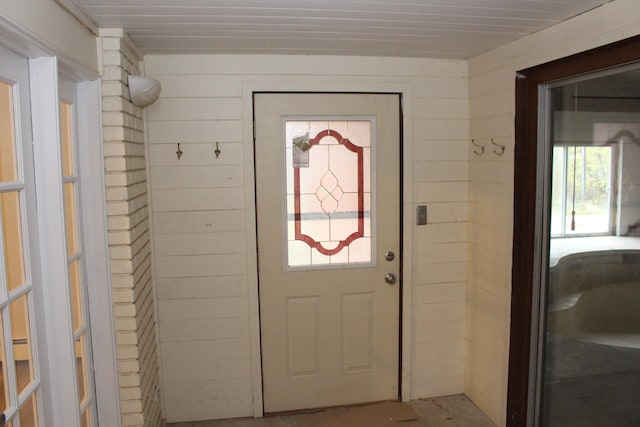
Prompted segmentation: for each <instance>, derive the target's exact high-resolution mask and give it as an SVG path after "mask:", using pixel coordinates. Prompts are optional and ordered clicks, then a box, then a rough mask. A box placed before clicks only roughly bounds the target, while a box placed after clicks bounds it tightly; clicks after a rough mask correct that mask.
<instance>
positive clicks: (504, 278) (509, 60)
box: [465, 0, 640, 425]
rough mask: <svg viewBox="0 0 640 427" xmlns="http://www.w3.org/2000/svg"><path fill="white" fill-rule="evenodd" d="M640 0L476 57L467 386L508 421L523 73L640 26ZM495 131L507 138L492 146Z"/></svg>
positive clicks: (623, 1) (620, 1) (618, 1)
mask: <svg viewBox="0 0 640 427" xmlns="http://www.w3.org/2000/svg"><path fill="white" fill-rule="evenodd" d="M639 28H640V7H639V5H638V1H637V0H615V1H613V2H611V3H608V4H606V5H604V6H602V7H600V8H598V9H595V10H593V11H590V12H588V13H584V14H582V15H580V16H577V17H575V18H573V19H570V20H567V21H565V22H563V23H561V24H558V25H556V26H554V27H551V28H549V29H547V30H544V31H540V32H538V33H536V34H534V35H531V36H528V37H525V38H523V39H521V40H518V41H517V42H514V43H511V44H508V45H506V46H503V47H501V48H498V49H495V50H492V51H490V52H487V53H486V54H483V55H480V56H478V57H476V58H473V59H472V60H471V61H470V89H469V92H470V111H471V125H470V136H471V138H474V139H476V142H479V143H481V144H482V145H485V146H486V147H487V149H486V152H485V155H483V156H476V155H474V154H470V157H469V160H470V162H469V181H470V182H469V199H470V200H469V209H470V233H469V266H468V268H469V289H468V300H469V303H468V311H467V337H468V348H467V362H466V363H467V369H466V381H465V391H466V393H467V395H468V396H469V397H470V398H471V399H473V401H474V402H475V403H476V404H477V405H478V406H479V407H480V408H481V409H482V410H483V411H485V412H486V413H487V414H488V415H489V416H490V417H491V418H492V419H493V420H494V421H495V422H496V423H497V424H498V425H504V424H505V415H506V392H507V369H508V366H507V365H508V352H509V322H510V321H509V318H510V306H509V299H510V293H511V285H512V284H511V262H512V260H511V250H512V235H513V233H514V232H517V230H513V220H512V218H513V208H512V206H513V145H514V132H515V130H514V113H515V73H516V71H518V70H521V69H524V68H527V67H530V66H534V65H538V64H541V63H544V62H548V61H551V60H554V59H558V58H561V57H565V56H568V55H572V54H575V53H578V52H581V51H584V50H587V49H590V48H594V47H597V46H601V45H604V44H607V43H612V42H614V41H618V40H621V39H623V38H627V37H631V36H634V35H638V34H640V30H639ZM490 138H495V139H496V142H498V143H500V144H503V145H506V147H507V151H506V153H505V154H504V156H496V155H495V154H494V153H493V152H492V148H493V147H491V145H490Z"/></svg>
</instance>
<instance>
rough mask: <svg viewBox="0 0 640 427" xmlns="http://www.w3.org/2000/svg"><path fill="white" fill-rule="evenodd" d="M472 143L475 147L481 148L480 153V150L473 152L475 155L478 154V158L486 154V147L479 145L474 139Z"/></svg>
mask: <svg viewBox="0 0 640 427" xmlns="http://www.w3.org/2000/svg"><path fill="white" fill-rule="evenodd" d="M471 143H472V144H473V145H475V146H476V147H480V151H478V150H473V152H474V153H476V154H477V155H478V156H481V155H483V154H484V145H480V144H478V143H477V142H476V140H475V139H472V140H471Z"/></svg>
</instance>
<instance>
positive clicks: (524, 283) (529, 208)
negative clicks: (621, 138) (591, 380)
mask: <svg viewBox="0 0 640 427" xmlns="http://www.w3.org/2000/svg"><path fill="white" fill-rule="evenodd" d="M636 61H640V36H636V37H632V38H629V39H625V40H622V41H619V42H616V43H613V44H610V45H606V46H602V47H599V48H596V49H592V50H588V51H585V52H582V53H578V54H575V55H572V56H569V57H566V58H563V59H559V60H556V61H552V62H549V63H545V64H542V65H538V66H535V67H532V68H528V69H525V70H522V71H519V72H518V73H517V77H516V118H515V160H514V161H515V169H514V204H513V212H514V218H513V230H517V232H515V233H514V237H513V252H512V256H513V266H512V277H511V283H512V288H511V331H510V341H509V376H508V384H507V426H509V427H524V426H528V425H530V424H528V423H530V422H531V416H532V412H533V405H534V402H533V401H532V398H531V397H532V395H533V390H534V385H535V383H534V381H533V377H532V376H533V375H535V369H533V366H535V358H534V357H533V356H532V354H533V351H535V342H536V341H537V331H536V330H535V328H534V326H533V322H532V320H533V316H534V313H535V312H537V308H536V307H534V305H536V304H537V302H536V301H537V298H536V297H537V294H536V292H537V291H536V286H537V283H538V282H537V281H538V280H539V278H538V276H539V271H540V270H539V268H536V262H539V257H538V255H539V253H536V250H535V248H536V247H540V246H539V245H540V244H541V243H542V242H541V241H540V240H539V237H537V236H536V234H537V224H538V222H539V220H540V215H541V214H542V213H541V212H538V210H539V205H538V200H537V195H538V191H539V188H538V173H539V172H538V164H537V158H538V150H539V144H538V143H539V140H540V138H539V135H538V123H539V107H538V101H539V90H540V85H543V84H546V83H550V82H552V81H555V80H560V79H566V78H570V77H572V76H578V75H581V74H586V73H590V72H595V71H598V70H604V69H607V68H612V67H617V66H621V65H625V64H629V63H632V62H636ZM537 239H538V240H537ZM539 250H540V249H538V251H539ZM537 259H538V261H536V260H537Z"/></svg>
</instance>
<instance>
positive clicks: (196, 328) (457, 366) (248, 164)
mask: <svg viewBox="0 0 640 427" xmlns="http://www.w3.org/2000/svg"><path fill="white" fill-rule="evenodd" d="M145 69H146V73H147V75H149V76H151V77H153V78H157V79H158V80H160V81H161V82H162V83H163V85H165V84H166V85H167V87H168V92H164V89H163V92H162V93H161V96H160V100H159V101H158V102H159V104H158V105H157V106H152V107H150V108H149V109H148V110H147V114H148V119H149V120H148V127H149V153H150V156H149V163H150V170H151V188H152V206H153V233H154V235H153V237H154V248H155V255H154V256H155V258H154V265H155V277H156V287H157V295H158V299H159V302H158V304H159V334H160V339H161V356H162V362H163V365H162V369H163V374H164V377H165V378H164V384H163V388H164V389H165V392H164V396H165V407H166V408H165V409H166V411H165V412H166V414H167V416H168V419H169V421H180V420H187V418H186V417H187V415H186V414H184V413H181V412H180V411H181V410H182V409H184V408H186V407H187V406H188V407H193V408H197V410H196V411H195V412H194V413H197V414H200V415H198V416H201V417H205V419H206V418H224V417H228V416H251V415H253V413H254V412H253V411H254V407H253V402H252V399H244V398H243V399H240V400H239V401H240V402H242V404H239V403H237V402H235V403H234V404H233V408H232V409H229V410H228V409H227V407H226V406H225V405H220V402H226V401H230V400H233V391H232V390H231V389H230V391H229V392H226V391H225V389H224V388H220V382H219V381H218V379H216V380H213V379H211V378H213V377H215V376H216V375H218V368H217V367H216V366H217V363H218V362H219V361H224V360H227V359H228V358H229V357H230V355H234V356H235V357H236V358H239V359H247V360H248V358H249V357H250V355H251V353H250V351H249V350H248V349H247V348H246V345H248V343H249V319H250V316H252V313H251V312H250V311H249V306H250V304H249V302H250V300H249V297H248V295H249V293H250V289H251V288H250V286H254V287H255V286H256V285H255V282H252V281H251V280H249V278H250V277H251V272H250V271H248V270H247V266H248V265H249V264H250V260H251V258H252V256H255V248H253V247H250V246H248V245H247V244H245V243H244V242H246V241H247V238H246V236H247V233H249V235H250V233H251V232H252V231H251V230H250V229H249V230H248V229H247V225H246V223H245V213H246V211H245V209H250V208H251V207H250V206H246V204H245V200H247V199H249V200H251V199H253V197H254V196H253V194H245V193H246V192H247V191H249V190H248V189H249V188H252V186H251V185H250V184H251V183H249V182H245V180H244V179H242V177H241V176H239V174H241V173H243V172H242V171H246V169H247V168H249V169H252V168H253V164H252V160H251V159H246V158H245V156H244V155H243V149H244V147H243V144H241V143H240V142H241V141H247V135H244V129H246V128H247V123H245V122H244V120H245V119H244V117H245V111H246V108H247V105H244V104H242V101H243V97H242V94H243V89H242V88H243V86H245V85H249V84H253V82H255V81H256V80H259V81H264V82H269V81H273V82H274V84H276V85H277V87H283V88H286V87H287V84H288V82H292V84H293V85H295V87H296V88H299V87H301V86H304V87H307V88H309V89H308V90H322V88H323V86H322V85H323V84H324V85H326V84H333V85H336V84H340V85H342V86H341V87H344V90H349V89H350V88H351V89H352V90H353V88H354V87H356V85H361V84H362V82H366V83H367V84H368V87H372V88H376V87H379V88H380V90H381V91H386V90H387V89H386V88H387V87H389V84H395V85H396V86H398V85H406V86H407V87H410V88H411V90H410V91H409V92H408V93H409V95H411V96H410V97H407V98H409V99H411V100H412V104H411V105H405V108H404V109H405V111H410V112H411V117H413V118H414V120H413V122H412V124H411V127H412V129H409V132H408V134H411V132H410V131H411V130H413V134H414V135H415V138H414V139H410V140H407V141H405V142H406V143H408V144H409V146H410V147H409V149H408V152H413V153H414V155H413V156H408V157H407V159H408V160H409V161H411V160H412V159H413V164H410V165H408V167H407V169H408V170H410V169H411V168H413V169H417V168H420V169H422V168H425V169H428V171H419V172H416V173H414V174H413V186H414V190H415V191H414V193H415V197H413V199H414V200H413V201H412V202H413V203H428V205H429V225H427V226H423V227H416V226H414V227H413V235H414V244H413V245H412V247H410V248H408V250H413V251H414V252H415V255H414V258H413V259H414V267H413V269H412V270H413V273H412V274H413V276H414V280H413V286H415V287H416V291H415V292H416V295H417V296H416V297H417V300H416V301H417V302H416V304H409V305H410V306H411V308H412V310H413V312H414V321H412V323H413V324H415V325H419V326H420V327H422V326H427V328H426V329H427V330H430V329H431V326H433V325H435V324H437V325H438V326H443V328H440V329H439V330H440V331H441V334H442V335H441V337H442V336H448V339H447V340H448V341H454V342H455V344H453V345H452V346H450V348H452V350H451V351H449V352H448V351H445V350H444V348H446V346H445V347H442V348H443V350H442V351H440V352H438V349H439V348H441V344H442V342H444V341H443V340H441V337H436V339H435V340H433V339H430V338H428V337H425V338H424V339H423V341H421V342H420V347H419V349H420V350H419V351H417V352H415V351H414V352H410V353H412V354H413V357H414V359H415V362H416V363H419V362H421V361H422V362H426V361H429V362H431V363H436V364H437V363H438V362H444V361H446V360H448V359H449V358H450V357H454V359H455V361H454V362H452V365H453V368H452V370H451V372H449V373H446V372H444V373H442V375H439V376H438V378H437V379H433V380H432V381H430V382H427V383H425V382H424V381H423V380H420V381H418V378H417V377H415V376H414V378H412V379H411V384H416V388H415V389H414V390H413V392H412V393H411V394H410V397H412V398H418V397H429V396H435V395H441V394H448V393H459V392H462V390H463V388H462V384H463V380H462V377H461V374H460V372H462V371H463V370H464V362H463V357H462V356H461V354H460V353H459V349H460V347H461V346H462V347H464V333H465V328H464V324H465V323H464V322H465V318H464V316H465V315H466V313H465V311H464V305H465V299H466V284H465V280H466V273H465V272H466V269H467V239H468V225H467V221H468V212H467V211H468V208H467V205H468V202H467V199H468V197H467V191H468V183H467V181H468V169H467V164H466V162H467V159H468V156H469V153H468V143H467V139H468V123H469V122H468V115H469V114H468V112H469V109H468V102H467V99H468V95H467V79H466V63H465V62H462V61H451V60H422V59H393V60H391V59H385V58H362V57H360V58H344V57H297V56H242V55H238V56H229V55H218V56H192V55H184V56H147V57H146V58H145ZM198 87H202V88H203V89H202V91H199V90H198ZM181 88H184V91H183V92H181ZM405 102H407V101H406V100H405ZM225 105H229V109H228V110H227V109H224V108H223V106H225ZM174 107H175V109H174ZM248 107H249V108H250V105H249V106H248ZM172 111H175V112H176V114H175V115H173V114H172ZM190 111H192V113H193V114H190ZM248 125H249V126H248V127H249V128H250V127H251V124H250V123H249V124H248ZM417 131H419V132H420V134H417ZM215 141H221V142H222V141H228V142H226V143H221V144H220V150H221V151H222V153H221V155H220V157H219V158H218V159H216V158H215V156H214V155H213V150H214V149H215ZM178 142H180V147H181V150H182V151H183V155H182V157H181V158H180V159H179V160H178V159H177V156H176V150H177V145H176V143H178ZM245 176H246V175H245ZM407 179H408V180H409V181H411V180H412V176H411V175H409V176H408V177H407ZM409 196H411V195H410V194H409ZM409 205H410V206H411V204H409ZM409 215H410V216H411V217H412V216H413V212H412V211H411V212H409ZM445 255H446V256H445ZM407 275H408V276H409V277H410V276H411V274H407ZM409 287H410V284H409V283H406V285H405V288H409ZM421 288H424V289H421ZM227 303H229V304H228V305H227ZM430 313H440V314H443V313H449V314H448V315H447V316H445V317H442V318H438V316H436V315H435V314H430ZM236 315H237V316H239V317H227V316H236ZM460 316H462V317H460ZM416 322H417V323H416ZM437 322H441V323H442V325H440V324H438V323H437ZM227 340H238V341H233V342H234V343H236V344H234V346H233V347H232V348H231V349H230V348H226V347H224V342H227ZM447 340H445V341H447ZM181 343H185V349H184V350H181ZM410 345H411V343H409V347H407V348H409V349H410V348H411V346H410ZM252 351H255V350H252ZM191 360H208V361H209V362H210V363H209V364H199V365H198V367H199V369H201V371H202V372H201V376H199V377H193V378H191V377H190V376H188V375H187V376H182V377H181V376H180V369H181V366H182V365H184V364H189V363H190V361H191ZM225 363H226V362H225ZM412 366H418V365H412ZM423 372H432V371H429V370H428V369H427V368H425V369H424V370H423ZM237 374H238V375H237V378H235V379H229V380H228V381H230V382H227V383H225V384H227V385H229V386H230V387H232V388H233V387H236V386H237V387H238V388H241V389H242V387H244V385H246V382H247V381H251V379H252V372H251V370H250V369H249V368H247V369H246V370H239V371H237ZM207 378H209V379H207ZM253 378H255V377H253ZM233 381H237V383H234V382H233ZM178 383H180V384H179V385H178V387H180V389H184V390H198V391H200V392H201V393H202V395H203V396H209V397H207V398H204V397H203V398H202V399H198V400H197V401H188V400H186V399H184V398H182V397H180V395H179V394H178V393H174V392H173V391H170V392H167V389H169V388H171V387H173V386H174V385H176V384H178ZM232 384H236V385H232ZM251 384H252V385H251V387H252V390H254V391H255V384H254V383H251ZM411 384H409V385H411ZM425 384H428V385H425ZM407 388H408V387H407ZM425 393H429V394H425ZM254 397H255V396H254ZM239 405H240V406H239ZM242 405H243V406H242ZM205 408H206V409H205ZM238 411H240V412H238ZM189 416H190V417H192V416H193V417H195V415H193V414H191V415H189ZM171 417H174V418H171ZM175 417H179V418H175ZM191 419H195V418H191Z"/></svg>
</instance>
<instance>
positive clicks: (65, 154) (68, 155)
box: [60, 102, 73, 176]
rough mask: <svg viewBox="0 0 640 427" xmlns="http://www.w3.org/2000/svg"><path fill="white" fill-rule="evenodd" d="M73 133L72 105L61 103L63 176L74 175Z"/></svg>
mask: <svg viewBox="0 0 640 427" xmlns="http://www.w3.org/2000/svg"><path fill="white" fill-rule="evenodd" d="M72 138H73V132H72V121H71V105H70V104H67V103H66V102H61V103H60V143H61V145H62V147H61V148H62V175H63V176H72V175H73V146H72V143H73V139H72Z"/></svg>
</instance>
